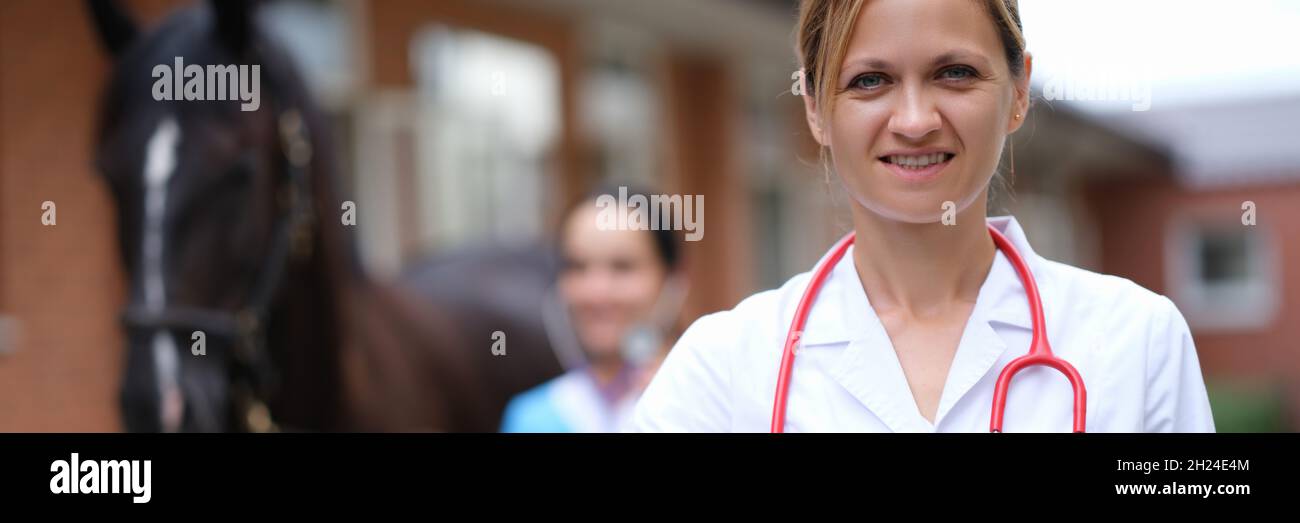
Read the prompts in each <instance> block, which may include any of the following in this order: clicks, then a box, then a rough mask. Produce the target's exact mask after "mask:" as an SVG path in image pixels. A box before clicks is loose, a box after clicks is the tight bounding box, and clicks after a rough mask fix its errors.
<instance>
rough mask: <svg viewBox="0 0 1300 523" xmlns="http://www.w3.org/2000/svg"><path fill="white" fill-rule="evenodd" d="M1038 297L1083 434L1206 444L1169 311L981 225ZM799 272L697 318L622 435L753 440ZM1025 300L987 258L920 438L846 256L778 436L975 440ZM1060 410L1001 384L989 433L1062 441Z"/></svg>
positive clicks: (1022, 378)
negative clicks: (1075, 385)
mask: <svg viewBox="0 0 1300 523" xmlns="http://www.w3.org/2000/svg"><path fill="white" fill-rule="evenodd" d="M989 223H992V224H994V225H995V226H996V227H997V228H998V229H999V230H1001V231H1003V233H1004V234H1005V235H1006V236H1007V238H1008V239H1010V240H1011V242H1012V243H1013V244H1014V245H1015V246H1016V247H1017V249H1019V251H1020V253H1021V255H1022V256H1024V257H1025V259H1026V260H1027V261H1028V263H1029V267H1030V270H1031V271H1032V272H1033V274H1034V276H1035V279H1036V280H1037V282H1038V287H1039V292H1040V294H1041V296H1042V300H1043V307H1044V313H1045V315H1046V322H1047V332H1048V336H1049V341H1050V342H1051V345H1052V349H1053V352H1054V353H1055V354H1056V355H1057V356H1059V357H1061V358H1064V359H1065V360H1067V361H1069V362H1070V363H1071V364H1072V365H1074V367H1075V368H1076V369H1078V371H1079V373H1080V374H1081V375H1082V377H1083V381H1084V385H1085V386H1086V387H1087V393H1088V411H1087V431H1088V432H1213V431H1214V419H1213V417H1212V416H1211V413H1210V403H1209V398H1208V397H1207V395H1206V391H1205V383H1204V381H1203V379H1202V376H1201V368H1200V363H1199V361H1198V358H1197V355H1196V348H1195V346H1194V345H1193V342H1192V336H1191V333H1190V332H1189V330H1188V327H1187V323H1186V321H1185V320H1184V319H1183V316H1182V314H1181V313H1179V312H1178V309H1177V308H1176V307H1175V306H1174V304H1173V303H1172V302H1171V301H1169V299H1168V298H1166V297H1164V296H1161V295H1159V294H1156V293H1154V292H1151V291H1148V290H1146V289H1144V288H1142V287H1140V286H1138V285H1136V284H1134V283H1133V282H1131V281H1129V280H1127V279H1124V278H1120V277H1116V276H1107V275H1102V274H1097V273H1093V272H1089V271H1086V270H1083V269H1079V268H1076V267H1071V266H1069V265H1065V264H1061V263H1057V262H1053V261H1050V260H1047V259H1045V258H1042V257H1040V256H1038V255H1037V254H1035V253H1034V251H1033V249H1032V248H1030V246H1029V243H1028V242H1027V241H1026V239H1025V235H1024V232H1023V231H1022V230H1021V228H1020V225H1019V224H1018V223H1017V222H1016V220H1015V218H1013V217H998V218H990V219H989ZM810 278H811V272H807V273H803V274H800V275H798V276H795V277H794V278H791V279H790V280H789V281H788V282H786V283H785V285H782V286H781V288H779V289H775V290H770V291H765V292H760V293H758V294H755V295H753V296H750V297H749V298H747V299H745V300H744V301H742V302H741V303H740V304H739V305H737V306H736V308H734V309H732V310H729V311H724V312H718V313H714V314H710V315H707V316H704V317H701V318H700V319H699V320H697V321H696V322H695V323H694V324H692V325H691V327H690V328H689V329H687V331H686V332H685V333H684V334H683V335H682V337H681V339H680V340H678V342H677V344H676V345H675V346H674V347H673V349H672V351H671V352H670V353H669V355H668V357H667V358H666V359H665V361H664V363H663V366H662V367H661V368H660V369H659V371H658V373H657V374H656V375H655V377H654V379H653V380H652V381H651V383H650V385H649V387H648V388H647V389H646V391H645V393H644V394H643V395H642V396H641V399H640V400H639V402H638V403H637V406H636V410H635V412H634V414H633V421H632V425H631V426H630V427H628V428H629V430H633V431H643V432H661V431H662V432H765V431H767V430H768V429H769V426H770V422H771V417H772V403H773V400H774V398H775V393H776V380H777V373H778V369H779V366H780V363H781V352H782V343H783V341H784V340H785V336H786V332H787V330H788V329H789V327H790V321H791V319H792V318H793V316H794V311H795V307H796V304H797V303H798V301H799V298H800V296H802V294H803V292H804V289H805V288H806V286H807V284H808V281H809V279H810ZM1030 335H1031V326H1030V318H1029V312H1028V305H1027V302H1026V298H1025V292H1024V288H1023V287H1022V286H1021V283H1020V279H1019V277H1018V276H1017V274H1016V272H1015V269H1014V268H1013V267H1012V265H1011V263H1010V261H1009V260H1008V259H1007V258H1006V256H1005V255H1003V254H1002V252H1001V251H998V254H997V256H996V258H995V259H994V262H993V267H992V269H991V270H990V272H989V275H988V278H987V279H986V280H985V281H984V284H983V286H982V287H980V292H979V297H978V299H977V300H976V303H975V307H974V308H973V310H972V312H971V316H970V319H969V320H968V322H967V324H966V327H965V330H964V331H963V333H962V337H961V342H960V344H959V345H958V347H957V352H956V355H955V357H954V359H953V362H952V366H951V369H950V370H949V372H948V377H947V381H946V382H945V383H944V388H943V395H942V397H941V399H940V402H939V408H938V411H937V413H936V416H935V422H934V423H933V424H931V423H930V422H929V421H928V420H926V419H925V418H924V417H923V416H921V414H920V412H919V411H918V410H917V407H916V402H915V400H914V399H913V397H912V393H911V389H909V388H908V384H907V379H906V378H905V377H904V375H903V369H902V367H901V365H900V364H899V361H898V357H897V355H896V353H895V352H894V349H893V345H892V344H891V343H890V340H889V336H888V334H886V332H885V329H884V326H883V325H882V324H881V322H880V320H879V318H878V317H877V316H876V314H875V312H874V311H873V310H872V307H871V303H870V302H869V299H868V296H867V294H866V292H865V291H864V290H863V288H862V284H861V280H860V279H859V278H858V275H857V272H856V270H855V269H854V264H853V252H852V250H850V251H849V252H848V253H847V254H845V256H844V258H843V259H842V260H841V261H840V262H839V263H838V264H837V265H836V266H835V268H834V269H833V271H832V274H831V275H830V276H829V277H828V278H827V280H826V283H825V286H824V287H823V288H822V291H821V293H820V295H819V296H818V299H817V302H816V305H815V306H814V307H813V308H812V311H811V313H810V315H809V318H808V323H807V326H806V327H805V330H804V335H803V343H802V347H801V348H800V349H798V351H797V353H796V358H795V364H794V370H793V375H792V377H791V385H790V395H789V400H788V403H787V412H786V431H787V432H988V430H989V417H990V411H991V409H992V402H993V387H994V384H995V383H996V381H997V378H998V374H999V372H1001V370H1002V369H1003V368H1004V367H1005V366H1006V365H1007V364H1008V363H1010V362H1011V360H1013V359H1015V358H1017V357H1019V356H1022V355H1024V354H1026V353H1027V352H1028V351H1029V342H1030ZM1072 410H1073V399H1072V394H1071V389H1070V386H1069V383H1068V382H1067V381H1066V379H1065V377H1064V376H1063V375H1062V374H1060V373H1059V372H1057V371H1056V370H1054V369H1051V368H1046V367H1030V368H1028V369H1025V370H1022V371H1021V372H1020V373H1018V374H1017V375H1016V377H1015V379H1014V380H1012V382H1011V387H1010V392H1009V394H1008V398H1007V408H1006V415H1005V416H1006V417H1005V420H1004V425H1003V430H1004V431H1006V432H1069V431H1070V429H1071V419H1072V418H1071V411H1072Z"/></svg>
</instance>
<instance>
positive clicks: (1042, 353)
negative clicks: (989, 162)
mask: <svg viewBox="0 0 1300 523" xmlns="http://www.w3.org/2000/svg"><path fill="white" fill-rule="evenodd" d="M989 235H990V236H992V237H993V243H994V244H996V245H997V247H998V248H999V249H1001V250H1002V253H1003V254H1005V255H1006V257H1007V259H1009V260H1011V265H1013V266H1015V268H1016V272H1017V273H1019V274H1020V282H1021V284H1023V285H1024V286H1025V295H1027V296H1028V297H1029V314H1030V317H1031V318H1032V320H1033V329H1034V330H1033V341H1031V342H1030V346H1029V347H1030V348H1029V354H1026V355H1024V356H1021V357H1019V358H1016V359H1014V360H1012V361H1011V363H1008V364H1007V366H1006V368H1004V369H1002V373H1001V374H999V375H998V382H997V386H996V387H995V388H994V390H993V415H992V419H990V420H989V431H991V432H1002V415H1003V414H1004V411H1005V410H1006V408H1007V389H1008V387H1010V385H1011V378H1012V377H1014V376H1015V375H1016V373H1017V372H1020V371H1021V370H1023V369H1024V368H1026V367H1030V366H1033V365H1046V366H1048V367H1051V368H1053V369H1056V370H1058V371H1060V372H1061V373H1062V374H1065V377H1066V378H1068V379H1069V380H1070V388H1071V389H1073V390H1074V432H1084V418H1085V417H1086V416H1085V415H1086V412H1087V404H1088V391H1087V389H1085V388H1084V386H1083V378H1082V377H1080V376H1079V371H1077V370H1074V366H1073V365H1070V362H1068V361H1065V360H1063V359H1061V358H1058V357H1056V356H1053V355H1052V347H1051V345H1049V344H1048V343H1047V330H1046V329H1045V328H1044V327H1043V324H1044V320H1043V300H1042V298H1040V297H1039V295H1038V284H1037V283H1035V282H1034V275H1033V274H1031V273H1030V272H1029V266H1028V265H1027V264H1026V263H1025V259H1024V258H1023V257H1021V256H1020V252H1019V251H1017V250H1016V247H1015V246H1014V245H1012V244H1011V241H1010V240H1007V237H1006V236H1003V235H1002V233H1001V232H999V231H998V230H997V229H995V228H994V227H993V226H992V225H989ZM850 245H853V233H849V234H847V235H845V236H844V238H842V239H840V241H839V242H837V243H836V244H835V246H834V247H832V248H831V252H830V254H829V255H827V256H826V258H825V259H823V260H822V261H821V263H820V264H818V265H817V267H816V268H815V269H814V270H813V275H812V280H811V281H810V282H809V283H808V288H807V289H805V290H804V292H803V297H802V298H800V299H799V306H798V308H796V309H795V312H794V321H793V322H791V323H790V333H789V334H787V335H786V338H785V353H784V354H783V355H782V356H781V372H780V375H779V376H778V378H777V382H776V401H775V403H774V404H773V406H772V432H773V433H777V432H785V400H786V398H787V397H788V396H789V395H790V373H791V371H792V370H793V369H794V354H795V348H796V347H797V346H798V345H799V340H800V338H802V337H803V328H804V324H805V323H807V321H808V312H809V311H810V310H812V305H813V302H815V301H816V300H817V292H818V291H820V290H821V287H822V284H823V283H825V281H826V277H827V276H828V275H830V273H831V269H832V268H834V267H835V264H837V263H839V261H840V259H841V258H843V257H844V253H845V252H847V251H848V250H849V246H850Z"/></svg>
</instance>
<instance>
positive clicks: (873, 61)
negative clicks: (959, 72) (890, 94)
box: [841, 49, 989, 71]
mask: <svg viewBox="0 0 1300 523" xmlns="http://www.w3.org/2000/svg"><path fill="white" fill-rule="evenodd" d="M960 61H974V62H980V65H985V66H987V65H988V64H989V60H988V58H985V57H984V55H982V54H980V53H977V52H974V51H969V50H965V49H953V50H950V51H947V52H944V53H943V54H941V55H939V56H936V57H935V58H934V60H932V61H931V62H930V67H935V66H938V65H940V64H945V63H949V62H960ZM856 65H865V66H867V67H868V68H871V69H890V68H891V67H892V64H890V63H889V62H888V61H886V60H881V59H879V58H870V57H867V58H858V59H855V60H849V61H846V62H844V67H843V68H842V69H841V71H843V70H844V69H849V68H851V67H853V66H856Z"/></svg>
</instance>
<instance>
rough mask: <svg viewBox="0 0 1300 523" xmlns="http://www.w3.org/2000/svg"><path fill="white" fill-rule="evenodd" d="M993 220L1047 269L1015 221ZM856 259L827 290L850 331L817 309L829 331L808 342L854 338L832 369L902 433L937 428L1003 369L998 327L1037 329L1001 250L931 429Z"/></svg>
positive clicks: (812, 333) (847, 261)
mask: <svg viewBox="0 0 1300 523" xmlns="http://www.w3.org/2000/svg"><path fill="white" fill-rule="evenodd" d="M990 223H992V224H994V225H995V226H997V227H998V229H999V230H1001V231H1003V233H1004V234H1006V235H1007V237H1008V239H1010V240H1011V241H1012V243H1013V244H1014V245H1015V246H1016V248H1017V249H1018V250H1019V251H1020V253H1021V255H1022V256H1024V257H1025V258H1026V259H1027V260H1028V261H1029V264H1030V269H1031V270H1034V272H1035V273H1037V272H1039V271H1036V270H1035V267H1034V266H1035V265H1036V264H1037V260H1036V257H1037V255H1036V254H1035V253H1034V252H1033V250H1032V249H1031V248H1030V247H1029V245H1028V242H1027V241H1026V239H1025V236H1024V233H1023V231H1021V230H1020V227H1019V224H1017V223H1016V222H1015V220H1014V218H991V219H990ZM852 260H853V253H852V251H849V252H848V253H846V255H845V257H844V259H843V260H841V262H840V263H839V264H838V265H837V266H836V268H835V271H834V274H833V276H832V278H831V280H830V281H829V282H828V283H827V287H828V289H827V290H831V291H832V292H825V293H824V294H823V295H824V296H825V297H826V298H829V299H834V300H837V301H838V303H837V305H838V307H836V308H838V309H839V310H840V312H841V313H842V315H843V317H842V318H840V319H839V320H840V322H842V323H840V324H839V325H840V326H847V327H848V328H847V329H846V328H843V327H840V328H836V326H833V325H831V324H833V323H836V322H834V321H833V320H834V318H833V317H831V316H830V315H829V314H828V313H829V308H828V309H823V312H822V314H821V315H818V314H816V309H814V314H813V315H812V316H813V317H811V318H810V324H811V323H813V321H812V320H822V321H817V322H816V323H817V324H819V325H822V327H821V330H809V331H807V332H806V334H805V336H806V338H805V339H806V342H807V340H808V339H809V338H813V337H815V338H816V339H817V341H818V342H830V341H835V340H836V339H837V338H845V339H847V341H848V343H849V345H848V347H847V348H846V349H845V350H844V352H843V353H841V355H840V357H839V359H838V361H837V362H836V365H834V366H833V367H832V368H831V369H829V374H830V375H831V377H832V378H834V379H835V381H837V382H838V383H839V384H840V385H841V386H842V387H844V389H845V390H847V391H848V392H849V393H850V394H852V395H853V397H854V398H856V399H857V400H858V401H859V402H860V403H862V404H863V405H864V406H866V407H867V408H868V409H870V410H871V412H872V413H874V414H875V415H876V416H877V417H878V418H880V420H881V421H882V422H883V423H885V425H886V426H888V427H889V428H890V430H892V431H894V432H929V431H931V430H934V428H935V427H939V426H940V424H941V423H943V420H944V416H945V415H946V414H947V413H948V412H949V411H951V410H952V408H953V407H954V406H955V405H956V404H957V402H958V401H959V400H961V398H962V397H964V396H965V395H966V394H967V393H968V392H970V390H971V389H972V388H973V387H974V386H975V385H976V384H977V383H979V381H980V379H981V378H983V377H984V376H985V375H987V374H989V373H990V372H994V371H996V370H999V369H995V366H996V364H997V362H998V361H999V359H1000V358H1001V357H1002V355H1003V353H1005V352H1006V351H1007V348H1008V346H1007V343H1006V341H1005V340H1004V339H1003V337H1002V335H1001V334H999V332H998V331H997V330H996V329H995V328H994V325H995V324H1004V325H1005V326H1010V327H1011V328H1021V329H1025V330H1029V329H1030V326H1031V323H1030V319H1029V312H1028V304H1027V301H1026V297H1025V293H1024V288H1023V286H1022V285H1021V282H1020V279H1019V275H1018V274H1016V272H1015V268H1014V267H1012V265H1011V262H1010V261H1009V260H1008V259H1007V258H1006V256H1005V255H1004V254H1002V252H1001V251H998V253H997V255H996V256H995V258H994V261H993V266H992V267H991V268H990V270H989V276H988V277H987V278H986V279H985V282H984V284H983V285H982V286H981V288H980V293H979V297H978V298H977V299H976V304H975V307H973V309H972V311H971V316H970V318H969V319H968V320H967V322H966V327H965V330H964V331H963V332H962V337H961V341H960V342H959V344H958V348H957V353H956V354H955V356H954V358H953V363H952V366H951V367H950V369H949V372H948V378H947V380H946V382H945V383H944V390H943V395H942V397H941V398H940V402H939V409H938V411H937V412H936V414H935V424H934V425H930V424H929V422H927V421H926V420H925V418H924V417H922V416H921V414H920V412H919V411H918V410H917V407H916V400H915V399H914V398H913V396H912V392H911V388H910V387H909V386H908V384H907V377H906V375H905V374H904V373H903V368H902V365H901V364H900V363H899V360H898V355H897V354H896V353H895V352H894V345H893V343H892V342H891V341H890V339H889V334H888V333H887V332H886V331H885V327H884V325H883V324H882V323H881V322H880V318H879V317H878V316H876V313H875V310H874V309H873V308H872V307H871V303H870V299H869V298H868V296H867V295H866V293H865V292H864V291H863V289H862V284H861V280H860V278H858V275H857V271H856V269H855V268H854V265H853V261H852ZM1041 286H1042V285H1041V282H1040V287H1041ZM826 298H824V299H826ZM818 316H820V318H818ZM1026 350H1027V348H1026Z"/></svg>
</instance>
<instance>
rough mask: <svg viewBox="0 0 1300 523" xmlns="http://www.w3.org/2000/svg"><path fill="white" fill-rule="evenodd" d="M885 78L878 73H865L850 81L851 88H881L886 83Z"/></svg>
mask: <svg viewBox="0 0 1300 523" xmlns="http://www.w3.org/2000/svg"><path fill="white" fill-rule="evenodd" d="M884 82H885V79H884V78H883V77H882V76H880V75H879V74H876V73H870V74H864V75H861V76H858V77H857V78H854V79H853V81H852V82H850V83H849V88H850V89H866V90H868V91H870V90H873V89H877V88H879V87H880V86H881V85H882V84H884Z"/></svg>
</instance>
